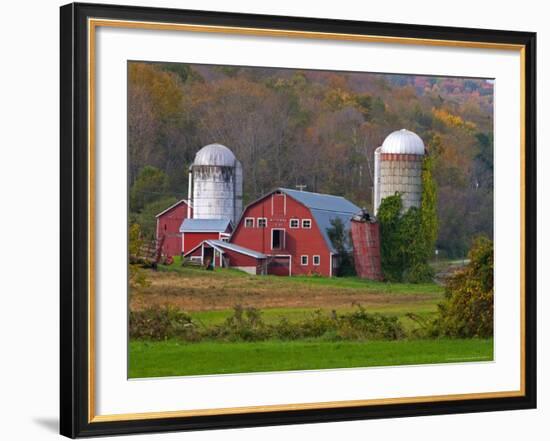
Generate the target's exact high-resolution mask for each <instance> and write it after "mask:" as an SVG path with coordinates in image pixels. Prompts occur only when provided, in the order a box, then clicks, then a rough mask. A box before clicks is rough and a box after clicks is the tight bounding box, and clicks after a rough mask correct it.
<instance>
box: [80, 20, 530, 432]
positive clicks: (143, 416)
mask: <svg viewBox="0 0 550 441" xmlns="http://www.w3.org/2000/svg"><path fill="white" fill-rule="evenodd" d="M100 26H101V27H114V28H130V29H145V30H162V31H186V32H201V33H222V34H237V35H249V36H264V37H287V38H309V39H326V40H339V41H355V42H368V43H386V44H408V45H418V46H441V47H463V48H477V49H493V50H510V51H518V52H519V53H520V89H521V90H520V106H521V109H520V170H521V171H520V180H521V182H520V211H521V214H520V217H521V224H520V228H521V232H520V238H521V239H520V252H521V257H520V266H521V268H520V285H521V286H520V359H521V360H520V389H519V390H517V391H499V392H482V393H464V394H453V395H433V396H415V397H400V398H376V399H365V400H347V401H328V402H315V403H295V404H276V405H263V406H245V407H231V408H217V409H193V410H176V411H161V412H144V413H126V414H112V415H96V412H95V410H96V399H95V392H96V385H95V375H96V372H95V354H96V350H95V349H96V345H95V320H96V311H95V283H94V280H95V177H96V170H95V167H96V165H95V128H96V126H95V109H96V101H95V99H96V94H95V73H96V72H95V67H96V58H95V55H96V53H95V37H96V28H97V27H100ZM525 106H526V101H525V46H524V45H520V44H501V43H491V42H473V41H461V40H439V39H425V38H407V37H391V36H377V35H358V34H341V33H323V32H308V31H293V30H278V29H263V28H247V27H232V26H210V25H191V24H180V23H155V22H143V21H130V20H128V21H125V20H109V19H94V18H90V19H88V176H89V180H88V188H89V191H88V250H89V251H88V311H89V312H88V422H89V423H99V422H112V421H131V420H149V419H161V418H178V417H179V418H181V417H193V416H212V415H230V414H240V413H260V412H277V411H289V410H311V409H334V408H344V407H360V406H376V405H389V404H412V403H428V402H444V401H457V400H466V399H468V400H472V399H491V398H507V397H521V396H524V395H525V190H526V186H525V147H526V146H525Z"/></svg>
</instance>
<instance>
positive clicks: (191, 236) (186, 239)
mask: <svg viewBox="0 0 550 441" xmlns="http://www.w3.org/2000/svg"><path fill="white" fill-rule="evenodd" d="M182 234H183V236H182V247H183V252H184V253H187V252H188V251H189V250H192V249H193V248H195V247H196V246H197V245H199V244H200V243H202V242H203V241H204V240H208V239H214V240H217V239H219V238H220V233H219V232H217V231H211V232H199V231H197V232H187V233H182Z"/></svg>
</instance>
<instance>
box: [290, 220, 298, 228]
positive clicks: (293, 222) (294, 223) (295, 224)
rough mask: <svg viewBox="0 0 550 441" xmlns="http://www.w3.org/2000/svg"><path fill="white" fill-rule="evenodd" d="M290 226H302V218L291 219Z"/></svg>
mask: <svg viewBox="0 0 550 441" xmlns="http://www.w3.org/2000/svg"><path fill="white" fill-rule="evenodd" d="M290 228H300V219H290Z"/></svg>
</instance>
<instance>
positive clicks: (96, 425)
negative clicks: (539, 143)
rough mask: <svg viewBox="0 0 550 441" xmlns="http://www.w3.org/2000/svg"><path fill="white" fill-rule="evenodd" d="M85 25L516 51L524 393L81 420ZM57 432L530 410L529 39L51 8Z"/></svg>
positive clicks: (532, 136) (140, 10)
mask: <svg viewBox="0 0 550 441" xmlns="http://www.w3.org/2000/svg"><path fill="white" fill-rule="evenodd" d="M89 17H95V18H105V19H118V20H132V21H147V22H169V23H186V24H199V25H214V26H231V27H248V28H256V29H277V30H293V31H306V32H318V33H319V32H320V33H344V34H356V35H377V36H391V37H404V38H418V39H432V40H433V39H435V40H442V41H461V42H484V43H498V44H513V45H521V46H523V47H524V56H525V64H524V65H525V72H524V87H525V90H524V97H525V114H524V118H525V119H524V120H525V127H524V136H525V171H524V173H525V194H524V201H525V204H524V207H525V213H524V215H525V223H524V229H525V230H524V237H525V243H526V247H525V255H524V262H525V268H524V273H525V277H524V280H525V286H524V290H525V317H524V321H525V328H524V335H525V345H524V357H525V358H524V363H525V387H524V391H525V394H524V395H523V396H514V397H495V398H485V399H466V400H449V401H445V400H443V401H437V402H435V401H434V402H417V403H402V404H383V405H369V406H359V407H358V406H355V407H337V408H327V409H304V410H286V411H269V412H255V413H239V414H225V415H210V416H191V417H170V418H167V417H162V418H156V419H142V420H140V419H134V420H124V419H121V420H118V421H90V409H89V396H88V369H89V368H88V362H89V347H88V329H89V314H88V313H89V310H88V308H89V305H88V277H89V271H88V245H87V244H88V204H87V201H88V194H89V188H88V178H89V176H88V165H89V164H88V147H87V139H88V130H89V127H88V106H89V102H88V95H87V85H88V83H87V81H88V71H87V56H88V52H87V44H88V41H87V20H88V18H89ZM60 19H61V29H60V51H61V63H60V88H61V95H60V106H61V114H60V139H61V152H60V153H61V155H60V161H61V167H60V168H61V176H60V179H61V187H60V193H61V205H60V219H61V224H60V230H61V242H60V254H61V261H60V264H61V266H60V268H61V269H60V280H61V283H60V285H61V289H60V291H61V292H60V314H61V322H60V348H61V351H60V365H61V369H60V381H61V389H60V418H61V421H60V432H61V434H62V435H65V436H68V437H71V438H75V437H83V436H100V435H117V434H128V433H145V432H165V431H175V430H202V429H218V428H235V427H253V426H265V425H281V424H296V423H313V422H327V421H349V420H358V419H371V418H382V417H383V418H391V417H405V416H415V415H438V414H448V413H465V412H484V411H497V410H511V409H529V408H534V407H536V244H537V241H536V238H537V237H536V236H537V234H536V34H535V33H531V32H511V31H502V30H488V29H467V28H449V27H441V26H419V25H409V24H393V23H375V22H358V21H347V20H327V19H313V18H299V17H281V16H267V15H249V14H235V13H220V12H206V11H191V10H176V9H164V8H146V7H128V6H117V5H97V4H78V3H74V4H68V5H65V6H62V7H61V9H60Z"/></svg>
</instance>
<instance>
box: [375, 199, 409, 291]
mask: <svg viewBox="0 0 550 441" xmlns="http://www.w3.org/2000/svg"><path fill="white" fill-rule="evenodd" d="M402 208H403V202H402V200H401V195H400V194H399V193H396V194H395V195H393V196H388V197H386V198H384V199H382V202H381V203H380V207H379V208H378V222H379V223H380V236H381V241H380V242H381V244H380V254H381V263H382V271H383V272H384V276H385V277H386V279H388V280H390V281H397V280H401V278H402V271H403V264H404V262H403V256H402V252H401V251H402V249H403V245H404V244H402V243H401V237H400V221H401V209H402Z"/></svg>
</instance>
